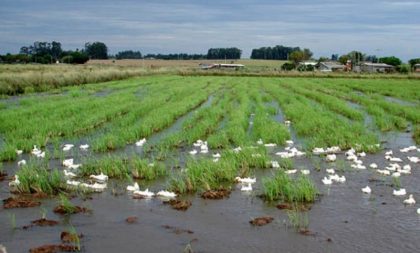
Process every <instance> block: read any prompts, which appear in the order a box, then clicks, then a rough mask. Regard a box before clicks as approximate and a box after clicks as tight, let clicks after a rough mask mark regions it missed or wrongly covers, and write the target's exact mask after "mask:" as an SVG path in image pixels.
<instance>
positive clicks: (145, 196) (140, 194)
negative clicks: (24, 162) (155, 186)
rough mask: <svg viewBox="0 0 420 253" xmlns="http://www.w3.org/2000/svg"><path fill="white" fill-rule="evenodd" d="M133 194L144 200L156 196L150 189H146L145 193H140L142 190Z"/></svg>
mask: <svg viewBox="0 0 420 253" xmlns="http://www.w3.org/2000/svg"><path fill="white" fill-rule="evenodd" d="M133 194H134V195H138V196H141V197H144V198H152V197H153V196H155V193H153V192H151V191H149V189H146V190H144V191H140V190H138V191H134V192H133Z"/></svg>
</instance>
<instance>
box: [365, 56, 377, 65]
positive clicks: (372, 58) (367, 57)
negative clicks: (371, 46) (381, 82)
mask: <svg viewBox="0 0 420 253" xmlns="http://www.w3.org/2000/svg"><path fill="white" fill-rule="evenodd" d="M365 60H366V61H370V62H373V63H378V57H376V55H368V56H366V57H365Z"/></svg>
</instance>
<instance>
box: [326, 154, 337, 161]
mask: <svg viewBox="0 0 420 253" xmlns="http://www.w3.org/2000/svg"><path fill="white" fill-rule="evenodd" d="M325 159H326V160H327V162H334V161H335V160H336V159H337V156H336V155H335V154H331V155H327V157H326V158H325Z"/></svg>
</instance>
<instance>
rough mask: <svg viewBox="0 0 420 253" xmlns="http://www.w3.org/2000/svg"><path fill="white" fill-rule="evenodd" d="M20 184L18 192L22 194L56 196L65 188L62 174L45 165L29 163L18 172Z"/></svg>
mask: <svg viewBox="0 0 420 253" xmlns="http://www.w3.org/2000/svg"><path fill="white" fill-rule="evenodd" d="M16 175H18V177H19V181H20V184H19V186H18V187H17V190H18V191H19V192H20V193H45V194H48V195H55V194H58V193H59V192H60V191H62V190H63V189H64V187H65V183H64V179H63V177H62V174H61V173H60V172H59V171H58V170H56V169H54V170H51V171H50V169H49V168H48V167H47V166H46V165H44V164H40V163H35V162H34V163H32V162H29V163H28V164H27V165H24V166H23V167H22V168H20V170H19V171H17V173H16Z"/></svg>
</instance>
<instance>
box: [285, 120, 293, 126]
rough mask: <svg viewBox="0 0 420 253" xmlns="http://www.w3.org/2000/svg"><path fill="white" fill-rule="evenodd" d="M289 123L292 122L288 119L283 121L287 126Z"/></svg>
mask: <svg viewBox="0 0 420 253" xmlns="http://www.w3.org/2000/svg"><path fill="white" fill-rule="evenodd" d="M291 123H292V122H290V120H285V121H284V124H285V125H286V126H289V125H290V124H291Z"/></svg>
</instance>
